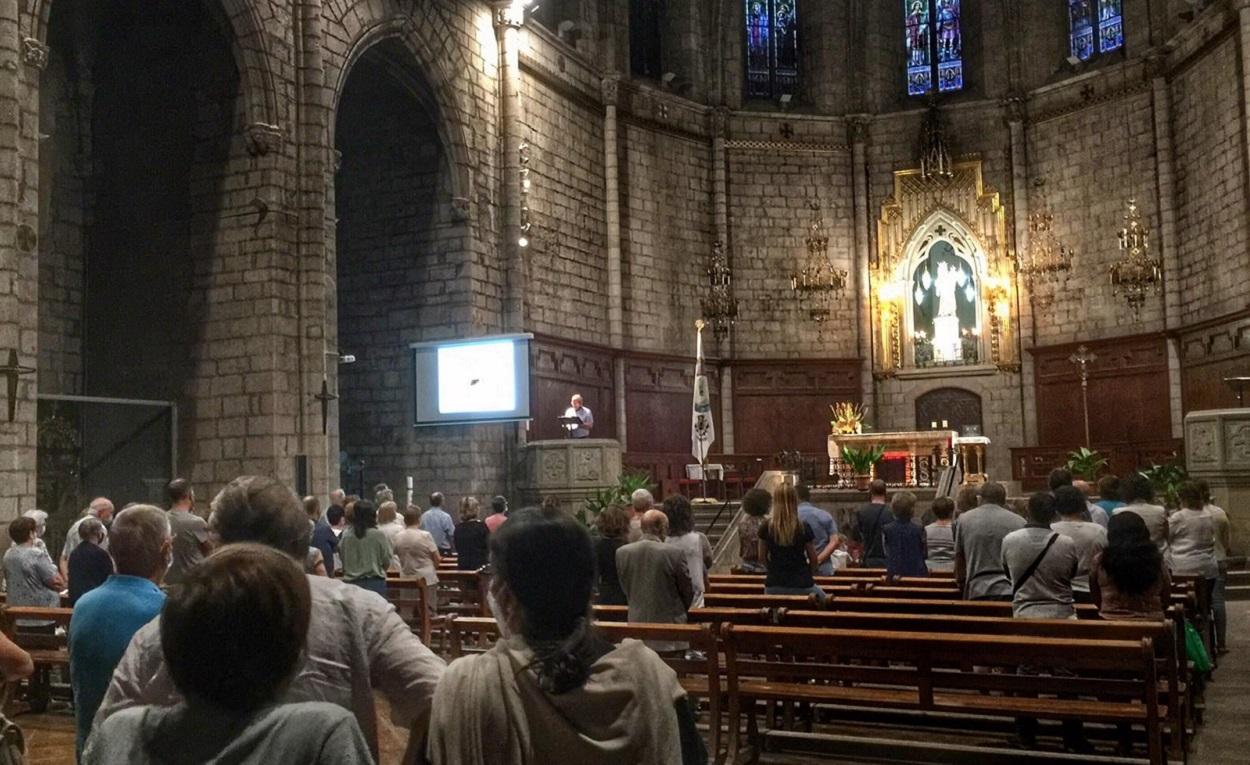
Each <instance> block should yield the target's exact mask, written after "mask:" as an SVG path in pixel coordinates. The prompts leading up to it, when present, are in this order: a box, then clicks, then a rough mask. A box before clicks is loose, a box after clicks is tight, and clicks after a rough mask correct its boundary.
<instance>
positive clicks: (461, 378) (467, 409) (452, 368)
mask: <svg viewBox="0 0 1250 765" xmlns="http://www.w3.org/2000/svg"><path fill="white" fill-rule="evenodd" d="M514 345H515V343H514V342H513V341H511V340H499V341H495V342H489V343H476V344H473V345H453V346H446V347H443V348H439V349H438V412H439V414H479V413H486V412H511V411H512V410H514V409H516V368H515V364H514V361H513V357H514V355H515V353H514V351H513V346H514Z"/></svg>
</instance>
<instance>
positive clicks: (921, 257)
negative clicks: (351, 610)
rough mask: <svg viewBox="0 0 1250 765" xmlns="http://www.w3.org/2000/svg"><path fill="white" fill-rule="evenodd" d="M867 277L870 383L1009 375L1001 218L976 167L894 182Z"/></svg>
mask: <svg viewBox="0 0 1250 765" xmlns="http://www.w3.org/2000/svg"><path fill="white" fill-rule="evenodd" d="M870 273H871V278H872V308H873V310H872V320H873V333H874V343H873V372H874V374H875V375H876V377H877V378H878V379H882V378H887V377H892V376H895V375H898V376H908V375H910V374H912V373H913V372H916V373H918V374H934V373H940V370H948V371H949V372H951V373H952V374H957V373H958V372H957V370H958V368H969V369H978V370H985V369H987V368H988V369H991V370H992V369H993V368H995V367H996V368H998V369H999V370H1003V371H1016V370H1018V369H1019V356H1018V353H1017V349H1016V345H1017V344H1016V339H1015V327H1016V325H1017V321H1016V318H1017V317H1016V311H1015V299H1016V293H1015V286H1014V285H1015V279H1014V275H1015V268H1014V262H1013V260H1012V257H1011V252H1010V241H1009V239H1008V234H1007V217H1006V212H1005V210H1004V209H1003V204H1002V201H1001V200H1000V199H999V195H998V193H997V192H996V191H994V190H993V189H992V188H990V187H988V186H986V185H985V183H984V181H983V179H982V175H981V162H980V161H979V160H973V161H963V162H957V163H955V164H954V167H953V172H952V173H951V175H949V176H944V177H943V176H933V177H925V176H924V175H922V173H921V171H920V170H901V171H898V172H896V173H895V174H894V194H893V196H891V197H890V198H889V199H887V200H886V201H885V202H884V203H883V204H882V207H881V215H880V218H879V220H878V221H877V251H876V253H875V254H874V260H873V262H872V264H871V267H870Z"/></svg>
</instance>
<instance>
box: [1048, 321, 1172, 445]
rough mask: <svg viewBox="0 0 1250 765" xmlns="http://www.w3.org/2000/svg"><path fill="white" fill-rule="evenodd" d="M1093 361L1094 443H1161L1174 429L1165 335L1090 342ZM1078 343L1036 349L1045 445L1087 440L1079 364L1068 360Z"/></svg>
mask: <svg viewBox="0 0 1250 765" xmlns="http://www.w3.org/2000/svg"><path fill="white" fill-rule="evenodd" d="M1085 345H1086V347H1087V348H1088V349H1089V351H1090V352H1091V353H1093V354H1095V355H1097V357H1098V358H1097V360H1095V361H1094V362H1092V363H1091V364H1090V365H1089V392H1088V395H1089V430H1090V438H1091V439H1092V440H1093V441H1094V443H1103V444H1131V443H1141V442H1147V441H1158V440H1160V439H1163V438H1169V437H1170V436H1171V433H1172V415H1171V407H1170V405H1169V401H1168V369H1167V346H1166V341H1165V340H1164V338H1163V336H1161V335H1138V336H1134V337H1125V338H1114V339H1110V340H1099V341H1089V342H1087V343H1085ZM1076 349H1077V344H1069V345H1062V346H1050V347H1046V348H1035V349H1034V350H1033V358H1034V361H1035V378H1036V387H1035V390H1036V396H1037V430H1038V443H1039V445H1040V446H1064V447H1074V446H1077V445H1079V444H1082V443H1084V440H1085V433H1084V429H1085V425H1084V415H1083V413H1082V399H1081V377H1080V369H1079V367H1078V366H1077V365H1076V364H1074V363H1072V362H1071V361H1070V360H1069V357H1070V356H1071V355H1072V354H1073V353H1074V352H1075V351H1076Z"/></svg>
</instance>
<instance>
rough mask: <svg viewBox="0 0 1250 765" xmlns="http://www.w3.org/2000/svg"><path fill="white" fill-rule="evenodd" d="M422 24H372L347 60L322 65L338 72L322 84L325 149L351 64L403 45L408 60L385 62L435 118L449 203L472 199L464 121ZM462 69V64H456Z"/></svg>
mask: <svg viewBox="0 0 1250 765" xmlns="http://www.w3.org/2000/svg"><path fill="white" fill-rule="evenodd" d="M427 28H428V25H427V24H416V23H414V22H413V20H412V19H410V18H392V19H387V20H384V21H380V22H377V23H375V24H374V25H372V26H370V27H368V28H366V29H364V30H363V31H362V32H361V33H360V35H359V36H358V37H357V38H356V40H355V42H353V44H352V46H351V48H350V49H349V50H348V52H347V55H346V56H344V57H342V58H341V60H339V61H337V62H331V61H327V69H332V68H334V67H337V72H327V77H326V79H327V81H333V82H334V95H333V100H332V102H331V106H330V114H331V118H330V125H329V130H330V136H329V142H328V143H329V145H330V146H334V145H335V136H334V131H335V127H336V122H337V118H338V108H339V101H340V100H341V99H342V97H343V88H344V87H345V86H346V85H347V79H348V77H349V76H350V75H351V72H352V69H353V68H354V67H355V65H356V62H358V61H359V60H360V57H361V56H363V55H364V54H365V53H366V52H368V51H370V50H371V49H373V48H375V47H376V46H377V45H379V44H381V43H383V42H385V41H387V40H395V41H397V42H398V43H399V44H400V45H402V47H403V50H404V52H405V53H406V54H407V57H406V58H407V60H405V61H396V60H390V61H388V63H389V64H390V71H391V72H392V73H393V74H394V75H395V76H396V78H397V79H398V80H399V81H400V82H403V83H404V84H405V86H406V87H407V89H408V90H409V91H411V93H412V94H413V96H414V97H415V98H416V99H417V100H418V101H419V102H420V103H421V104H422V106H424V107H425V108H426V110H427V111H428V112H429V114H430V115H432V117H433V118H434V122H435V125H436V126H437V128H436V129H437V132H438V137H439V140H440V141H441V142H442V144H443V148H444V151H445V152H446V155H447V161H448V164H449V169H450V170H451V173H450V181H451V187H452V188H451V191H452V198H453V199H454V200H466V201H467V200H470V199H472V187H473V175H472V170H471V168H472V164H471V163H470V162H469V140H468V138H467V134H466V125H467V121H466V120H465V119H464V115H463V113H462V112H461V110H460V109H459V107H458V106H457V103H458V102H457V100H456V97H455V93H454V88H453V86H452V80H451V78H450V77H449V76H448V75H447V74H446V72H445V71H444V67H440V66H439V65H438V64H437V63H435V62H437V61H439V60H440V58H439V57H438V55H439V54H438V53H437V52H436V51H435V49H434V46H433V45H432V44H431V43H430V41H429V40H428V39H426V38H427V36H428V35H427V34H425V33H424V31H425V30H426V29H427ZM461 64H463V65H467V64H466V63H465V62H461Z"/></svg>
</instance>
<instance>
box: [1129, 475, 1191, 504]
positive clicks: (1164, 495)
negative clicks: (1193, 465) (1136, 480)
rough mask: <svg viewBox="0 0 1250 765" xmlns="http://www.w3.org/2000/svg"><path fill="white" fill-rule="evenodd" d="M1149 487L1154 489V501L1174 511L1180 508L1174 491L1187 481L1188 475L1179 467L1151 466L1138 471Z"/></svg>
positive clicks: (1178, 498) (1179, 501)
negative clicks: (1148, 483)
mask: <svg viewBox="0 0 1250 765" xmlns="http://www.w3.org/2000/svg"><path fill="white" fill-rule="evenodd" d="M1140 473H1141V475H1143V476H1144V477H1145V478H1146V479H1147V480H1149V481H1150V485H1151V486H1153V487H1154V490H1155V499H1156V500H1157V501H1159V502H1162V503H1163V505H1164V506H1165V507H1167V508H1168V509H1169V510H1175V509H1177V508H1179V507H1180V506H1181V500H1180V497H1178V496H1177V494H1176V491H1177V489H1179V488H1180V487H1181V484H1183V483H1185V481H1187V480H1189V473H1188V472H1187V471H1186V470H1185V468H1184V467H1182V466H1180V465H1151V466H1150V467H1149V468H1147V469H1145V470H1142V471H1140Z"/></svg>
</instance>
